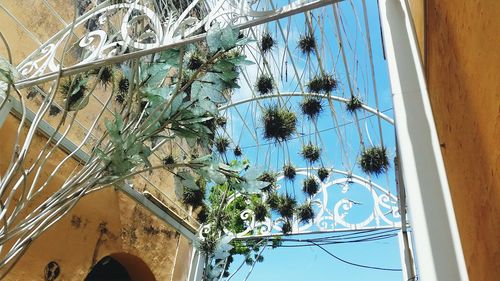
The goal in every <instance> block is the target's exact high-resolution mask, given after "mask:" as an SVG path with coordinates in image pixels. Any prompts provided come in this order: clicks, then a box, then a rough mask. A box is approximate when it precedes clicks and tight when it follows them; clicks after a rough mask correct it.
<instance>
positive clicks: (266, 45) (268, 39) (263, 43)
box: [260, 32, 276, 53]
mask: <svg viewBox="0 0 500 281" xmlns="http://www.w3.org/2000/svg"><path fill="white" fill-rule="evenodd" d="M275 44H276V42H275V41H274V39H273V37H272V36H271V34H269V33H267V32H266V33H264V35H262V38H261V39H260V48H261V49H262V52H263V53H267V52H269V51H271V49H272V48H273V47H274V45H275Z"/></svg>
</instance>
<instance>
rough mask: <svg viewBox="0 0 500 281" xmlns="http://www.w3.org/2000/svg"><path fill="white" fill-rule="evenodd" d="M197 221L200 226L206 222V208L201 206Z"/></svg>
mask: <svg viewBox="0 0 500 281" xmlns="http://www.w3.org/2000/svg"><path fill="white" fill-rule="evenodd" d="M197 219H198V221H199V222H200V223H201V224H204V223H206V222H207V220H208V207H207V206H206V205H205V204H203V205H202V206H201V209H200V211H199V212H198V215H197Z"/></svg>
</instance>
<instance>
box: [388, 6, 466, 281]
mask: <svg viewBox="0 0 500 281" xmlns="http://www.w3.org/2000/svg"><path fill="white" fill-rule="evenodd" d="M379 9H380V17H381V25H382V31H383V38H384V45H385V51H386V57H387V63H388V68H389V77H390V81H391V88H392V94H393V102H394V113H395V125H396V134H397V139H398V142H399V143H398V145H399V148H400V155H401V159H400V162H401V166H402V174H403V180H404V185H405V188H406V195H407V200H408V205H409V206H408V207H409V214H410V223H411V225H412V229H413V233H414V238H415V250H416V252H417V253H416V254H417V265H418V270H419V280H425V281H434V280H436V281H458V280H468V277H467V270H466V266H465V262H464V258H463V253H462V246H461V244H460V236H459V233H458V228H457V224H456V221H455V214H454V211H453V205H452V201H451V196H450V191H449V187H448V181H447V179H446V172H445V169H444V163H443V159H442V156H441V151H440V147H439V141H438V137H437V133H436V128H435V124H434V119H433V116H432V111H431V106H430V102H429V97H428V95H427V88H426V84H425V77H424V74H423V69H422V65H421V62H420V58H419V51H418V48H417V42H416V39H415V38H416V37H415V32H414V30H413V26H412V22H411V19H410V13H409V9H408V6H407V3H406V2H405V0H379ZM431 28H432V27H431Z"/></svg>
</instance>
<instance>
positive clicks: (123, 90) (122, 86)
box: [117, 76, 129, 95]
mask: <svg viewBox="0 0 500 281" xmlns="http://www.w3.org/2000/svg"><path fill="white" fill-rule="evenodd" d="M117 86H118V87H117V89H118V93H120V94H122V95H125V94H127V93H128V88H129V81H128V79H127V78H126V77H125V76H122V77H121V78H120V80H118V85H117Z"/></svg>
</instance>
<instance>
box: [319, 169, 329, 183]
mask: <svg viewBox="0 0 500 281" xmlns="http://www.w3.org/2000/svg"><path fill="white" fill-rule="evenodd" d="M328 176H330V171H328V169H327V168H325V167H321V168H319V169H318V178H319V179H320V180H321V181H322V182H325V180H326V178H328Z"/></svg>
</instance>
